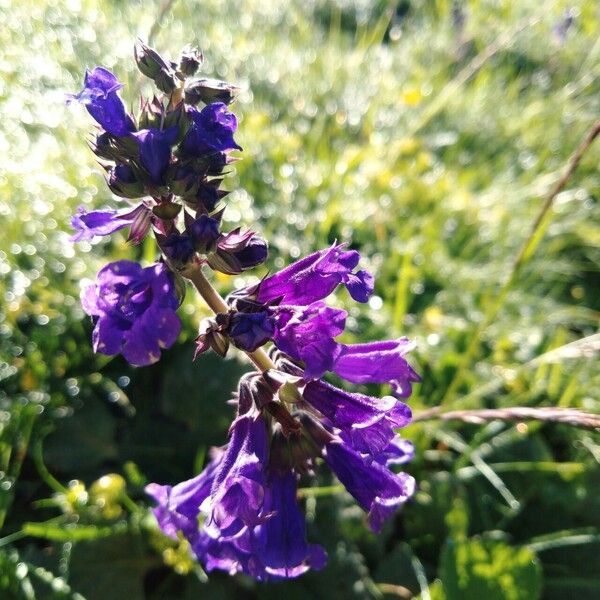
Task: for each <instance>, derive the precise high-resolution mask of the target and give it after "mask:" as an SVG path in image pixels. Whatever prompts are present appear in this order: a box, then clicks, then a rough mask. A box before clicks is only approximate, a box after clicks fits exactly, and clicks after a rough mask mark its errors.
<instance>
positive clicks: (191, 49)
mask: <svg viewBox="0 0 600 600" xmlns="http://www.w3.org/2000/svg"><path fill="white" fill-rule="evenodd" d="M203 62H204V56H203V55H202V52H201V51H200V49H199V48H196V47H195V46H186V47H185V48H184V49H183V51H182V52H181V58H180V59H179V71H180V72H181V73H182V74H183V75H185V76H186V77H187V76H191V75H194V74H195V73H196V71H197V70H198V69H199V68H200V66H201V65H202V63H203Z"/></svg>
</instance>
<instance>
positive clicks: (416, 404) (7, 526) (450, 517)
mask: <svg viewBox="0 0 600 600" xmlns="http://www.w3.org/2000/svg"><path fill="white" fill-rule="evenodd" d="M599 33H600V5H599V4H598V2H597V0H571V1H554V0H551V1H548V2H543V3H540V2H537V1H536V0H521V1H520V2H511V1H510V0H472V1H465V2H460V1H455V2H451V1H450V0H400V1H395V2H386V1H383V0H381V1H368V0H308V1H307V0H290V1H288V2H281V3H279V2H264V1H260V0H245V1H243V0H228V1H227V2H220V1H218V0H203V1H202V2H193V1H191V0H175V1H170V2H162V3H159V2H119V1H113V2H107V1H104V2H100V1H97V0H68V1H59V0H46V1H45V2H40V1H38V0H35V1H34V0H13V1H12V2H11V1H10V0H8V2H7V1H6V0H4V1H2V2H0V49H1V50H0V114H1V115H2V118H1V120H0V151H1V156H2V160H1V161H0V215H1V223H2V235H1V236H0V298H1V301H0V525H1V526H2V530H1V534H0V597H2V598H7V599H13V598H15V599H16V598H18V599H20V598H25V599H31V598H40V599H41V598H72V599H75V600H81V599H82V598H87V599H90V600H95V599H113V598H114V599H120V598H127V599H128V600H142V599H148V600H155V599H170V598H186V599H192V598H207V599H213V598H214V599H221V598H240V599H256V598H266V599H270V598H273V599H274V598H281V597H283V596H284V595H285V597H286V598H288V599H289V600H293V599H295V598H302V599H306V598H332V599H338V598H339V599H342V598H343V599H348V598H394V597H396V598H410V597H419V598H422V599H423V600H427V599H433V600H436V599H442V598H448V599H454V598H473V599H480V598H486V600H492V599H494V600H495V599H503V598H508V599H511V600H520V599H535V598H539V597H543V598H550V599H554V598H556V599H558V598H561V599H564V598H583V599H585V598H590V599H591V598H598V597H599V596H600V578H599V576H598V574H599V573H600V552H598V550H599V545H600V497H599V496H598V489H599V488H598V486H599V485H600V469H599V465H598V463H599V461H600V445H599V438H598V435H597V434H595V433H593V432H589V431H585V430H582V429H575V428H573V427H569V426H568V425H564V424H555V423H545V424H544V423H539V422H527V423H525V422H523V423H516V424H515V423H503V422H500V421H494V422H491V423H488V424H482V425H473V424H464V423H460V422H441V421H439V420H432V421H424V422H420V423H416V424H414V425H412V426H411V427H409V428H407V429H406V430H404V434H405V436H406V437H408V438H409V439H411V440H413V441H414V442H415V444H416V446H417V455H416V458H415V460H414V462H413V463H412V464H411V465H410V466H409V467H408V470H409V471H410V472H411V473H412V474H413V475H414V476H415V477H416V478H417V480H418V482H419V491H418V493H417V494H416V496H415V498H414V500H413V501H412V502H411V503H410V504H408V505H407V506H406V507H405V510H404V511H403V512H402V513H401V514H399V515H398V516H397V517H396V519H395V520H394V521H393V523H391V524H389V525H388V526H387V527H386V528H385V529H384V531H383V533H382V534H381V535H379V536H376V535H374V534H372V533H371V532H370V531H369V530H368V529H367V528H366V526H365V519H364V515H363V514H362V512H361V511H360V510H359V509H358V508H357V507H356V505H355V504H354V502H353V501H352V500H351V498H350V497H349V496H347V495H346V494H345V493H343V492H341V491H340V490H339V488H338V487H337V486H336V485H335V481H333V480H332V479H331V478H330V476H329V475H326V474H324V475H322V477H321V479H319V480H318V481H317V482H316V483H315V486H316V487H315V488H308V489H303V490H302V492H301V493H302V496H303V498H304V500H303V504H304V506H305V509H306V512H307V517H308V525H309V538H310V540H311V541H315V542H317V541H318V542H321V543H324V544H325V545H326V547H327V550H328V552H329V555H330V560H329V564H328V566H327V567H326V568H325V569H324V570H323V571H321V572H318V573H310V574H308V575H306V576H304V577H302V578H300V579H298V580H295V581H292V582H287V583H277V584H269V585H264V584H263V585H257V584H255V583H254V582H252V581H251V580H249V579H246V578H244V577H228V576H227V575H225V574H223V573H212V574H210V576H209V577H207V576H206V575H205V574H204V573H203V571H202V569H201V568H200V567H199V566H198V565H196V564H195V563H194V562H193V561H192V560H191V558H190V555H189V551H188V549H187V548H186V547H185V546H184V545H177V544H175V543H173V542H172V541H169V540H168V539H167V538H165V537H164V536H162V535H161V534H160V533H159V532H158V530H157V529H156V526H155V523H154V521H153V519H152V517H151V516H150V515H149V513H148V505H149V502H148V499H147V498H146V497H145V496H144V493H143V486H144V484H145V483H146V482H147V481H158V482H161V483H176V482H178V481H181V480H182V479H186V478H189V477H191V476H192V475H194V474H195V473H197V472H199V470H200V469H201V468H202V465H203V463H204V457H205V455H206V452H207V451H208V449H209V448H210V447H211V446H212V445H221V444H222V443H223V442H224V441H225V439H226V431H227V427H228V424H229V422H230V419H231V415H232V411H231V408H230V407H229V406H227V404H226V401H227V399H228V398H229V397H230V394H231V392H232V390H233V388H234V387H235V385H236V382H237V378H238V376H239V375H240V373H242V372H243V371H245V370H248V369H249V365H248V364H246V363H244V362H242V360H241V358H240V357H236V356H233V355H231V357H230V359H228V360H226V361H221V360H220V359H218V358H215V357H214V355H213V356H211V355H203V356H202V357H200V358H199V359H198V360H197V361H196V362H195V363H192V361H191V358H192V354H193V340H194V337H195V335H196V328H197V325H198V322H199V320H200V319H201V318H202V317H203V316H205V315H206V314H207V313H206V309H205V307H204V306H202V305H201V303H200V302H198V301H197V300H196V298H194V297H193V296H194V295H193V294H191V293H189V294H188V297H187V299H186V302H185V305H184V307H183V309H182V311H181V313H182V317H183V319H184V321H185V324H184V330H183V332H182V334H181V337H180V340H179V343H178V344H177V345H176V346H175V347H174V348H173V349H171V350H170V351H169V352H165V353H163V359H162V360H161V362H160V363H158V364H156V365H154V366H152V367H149V368H143V369H134V368H131V367H129V366H128V365H127V364H126V363H125V361H124V360H122V359H121V358H120V357H119V358H115V359H110V358H107V357H103V356H100V355H99V356H94V355H93V354H92V350H91V343H90V334H91V329H92V327H91V322H90V321H89V319H88V318H87V317H85V316H84V314H83V312H82V310H81V308H80V306H79V298H78V297H79V286H80V282H81V281H82V279H84V278H86V277H93V276H94V275H95V273H96V272H97V270H98V269H99V268H100V267H101V266H102V265H103V264H105V262H106V261H107V260H108V259H112V260H114V259H116V258H137V259H141V260H147V261H151V260H153V259H154V257H155V254H154V253H155V250H154V248H153V246H152V245H146V246H142V247H139V248H134V247H131V246H130V245H128V244H126V242H125V236H124V235H122V234H120V233H119V234H115V235H114V236H112V238H111V239H110V240H108V239H106V240H103V241H101V242H100V243H98V244H95V245H94V247H92V246H91V245H90V244H87V243H83V244H79V245H78V246H77V247H74V246H73V245H72V244H71V243H70V242H69V240H68V238H69V235H70V226H69V218H70V216H71V215H72V214H73V213H74V211H75V210H76V207H77V206H79V205H83V206H86V207H87V208H92V207H93V208H102V207H105V206H108V205H110V204H111V203H112V202H113V200H112V199H111V195H110V192H109V191H108V188H107V187H106V185H105V184H104V181H103V174H102V170H101V168H100V167H99V166H98V165H97V164H96V163H95V161H94V157H93V155H92V153H91V152H90V151H89V149H88V147H87V142H86V140H87V139H88V135H89V132H90V131H91V129H92V122H91V119H90V118H89V117H88V115H87V114H86V113H85V110H84V109H82V108H81V107H77V106H73V107H67V106H65V102H64V100H65V94H66V93H68V92H76V91H78V90H79V89H81V85H82V79H83V72H84V69H85V68H86V67H90V68H91V67H94V66H95V65H104V66H106V67H108V68H110V69H111V70H113V71H114V72H115V73H116V74H117V75H118V77H119V78H120V79H121V80H122V81H124V82H125V83H126V86H125V89H124V90H123V96H124V98H125V99H126V101H127V103H128V105H131V106H133V107H135V108H137V106H138V105H139V104H138V103H139V94H140V92H146V93H147V92H148V91H149V88H148V86H147V83H146V82H144V81H143V80H142V77H141V75H140V74H139V73H138V72H137V71H136V69H135V64H134V61H133V60H132V55H133V42H134V39H135V37H136V36H140V37H141V38H142V39H144V40H149V41H150V43H151V44H152V45H154V46H155V47H156V48H157V49H158V50H159V51H161V52H163V53H164V54H165V55H167V56H171V57H173V58H176V57H177V56H178V53H179V52H180V50H181V49H182V47H183V46H184V45H186V44H187V43H195V44H197V45H199V46H200V47H201V48H202V49H203V51H204V53H205V57H206V61H205V66H204V68H203V73H204V74H205V75H206V76H209V77H217V78H221V79H226V80H229V81H231V82H233V83H237V84H238V85H240V86H241V87H242V88H243V89H244V91H243V93H242V94H241V96H240V99H239V101H238V102H237V103H236V104H235V105H234V111H235V112H236V114H237V115H238V118H239V121H240V123H239V133H238V135H237V140H238V142H239V143H240V144H241V145H242V146H243V148H244V153H243V155H242V157H243V160H242V161H240V162H238V163H236V165H235V171H234V172H233V174H232V175H231V176H230V177H229V178H228V179H227V182H226V186H225V187H226V188H227V189H231V190H233V192H232V193H231V195H230V196H229V208H228V210H227V211H226V213H225V221H226V222H227V223H228V225H230V226H231V227H233V226H236V225H238V224H240V225H241V224H243V225H250V226H254V227H255V228H256V229H257V230H258V231H262V232H263V233H264V234H265V237H266V238H267V239H268V240H269V241H270V244H271V255H270V264H269V266H270V267H271V268H278V267H281V266H283V265H284V264H287V263H288V262H290V261H291V260H292V259H296V258H297V257H299V256H301V255H303V254H305V253H308V252H311V251H313V250H315V249H318V248H322V247H324V246H326V245H327V244H330V243H331V242H333V241H334V240H336V239H337V240H344V241H345V240H352V246H353V247H354V248H356V249H359V250H360V251H361V253H362V255H363V257H364V260H365V263H364V266H365V267H366V268H369V269H370V270H372V271H373V272H374V273H375V274H376V277H377V283H376V291H375V295H374V296H373V298H372V299H371V301H370V302H369V304H368V305H366V306H356V305H350V303H348V302H347V300H348V296H347V295H346V294H344V293H339V294H338V298H337V302H338V303H339V304H340V305H341V306H345V305H346V303H347V304H348V306H345V307H346V308H348V310H349V311H350V319H349V327H348V333H347V334H346V338H345V339H346V340H348V341H368V340H373V339H377V338H381V337H392V336H399V335H407V336H410V337H412V338H415V339H416V340H417V341H418V351H417V352H416V353H415V355H414V356H413V361H412V362H413V364H414V365H415V367H416V368H417V370H418V371H419V372H420V373H421V374H422V375H423V383H422V384H421V385H418V386H416V389H415V392H414V394H413V396H412V398H411V399H410V405H411V406H412V408H413V410H414V411H415V412H419V411H423V410H426V409H429V408H431V407H436V406H442V407H443V409H444V410H446V409H447V410H450V409H459V408H468V409H473V408H485V407H488V408H492V407H500V408H501V407H509V406H528V407H538V406H561V407H575V408H581V409H584V410H587V411H589V412H600V398H599V395H598V389H599V384H600V369H599V368H598V362H597V351H598V348H599V344H600V342H599V339H600V338H599V336H598V333H597V332H598V323H599V317H600V293H599V291H600V218H599V217H600V207H599V194H600V187H599V186H600V173H599V171H598V162H599V159H600V143H597V144H596V146H595V147H594V146H592V147H591V148H590V149H589V150H588V151H587V153H586V154H585V156H584V157H583V159H582V161H581V164H580V165H579V168H578V169H577V171H576V173H575V174H574V175H573V176H572V177H571V178H570V179H569V181H568V183H567V185H566V186H565V188H564V189H563V190H562V191H561V193H560V194H559V195H558V196H557V197H556V199H555V201H554V203H553V205H552V207H551V209H550V210H548V211H547V212H546V213H545V215H544V217H543V218H542V220H541V222H540V223H539V226H538V227H537V228H536V229H535V232H534V233H533V234H532V224H533V222H534V219H535V218H536V215H538V213H539V211H540V208H541V207H542V205H543V203H544V199H545V197H546V195H547V194H548V193H549V191H550V189H551V187H552V185H553V184H554V183H555V182H556V181H557V180H558V179H559V177H560V175H561V173H562V172H563V170H564V169H565V166H566V164H567V162H568V159H569V156H571V155H572V154H573V153H574V151H575V150H576V149H577V147H578V146H579V144H580V143H581V140H582V139H583V138H584V137H585V135H586V134H587V132H588V131H589V130H590V129H591V128H592V126H593V123H594V121H595V120H596V119H597V118H598V116H599V114H600V110H599V109H600V80H599V75H600V35H599ZM522 248H525V251H524V253H522V255H521V256H522V261H520V262H519V263H518V264H517V265H515V260H516V258H517V256H518V255H519V252H520V250H521V249H522ZM244 281H246V280H244V279H243V278H242V279H240V278H228V277H226V276H223V277H222V279H219V280H218V281H217V284H218V286H219V287H220V288H221V290H222V291H223V292H227V291H228V290H230V289H231V288H232V286H234V285H236V286H237V285H239V284H242V283H244ZM84 317H85V318H84ZM368 391H370V392H371V393H374V394H376V393H380V392H382V391H383V390H379V389H377V387H376V386H375V387H372V388H370V389H369V390H368Z"/></svg>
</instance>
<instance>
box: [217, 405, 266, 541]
mask: <svg viewBox="0 0 600 600" xmlns="http://www.w3.org/2000/svg"><path fill="white" fill-rule="evenodd" d="M267 455H268V444H267V427H266V423H265V421H264V420H263V418H262V417H261V416H260V415H259V414H258V413H256V412H255V411H252V410H250V411H248V413H247V414H243V415H241V416H239V417H238V418H237V419H236V420H235V421H234V423H233V425H232V426H231V439H230V440H229V444H228V446H227V449H226V450H225V453H224V454H223V459H222V461H221V464H220V465H219V469H218V471H217V473H216V476H215V480H214V482H213V486H212V490H211V494H210V501H211V507H212V520H214V522H215V524H216V526H217V527H219V529H221V530H227V534H228V535H232V534H235V533H237V532H238V531H239V530H240V529H241V528H242V527H243V526H244V525H250V526H253V525H256V524H257V523H258V522H260V519H261V512H262V505H263V500H264V487H265V477H264V466H265V465H266V464H267Z"/></svg>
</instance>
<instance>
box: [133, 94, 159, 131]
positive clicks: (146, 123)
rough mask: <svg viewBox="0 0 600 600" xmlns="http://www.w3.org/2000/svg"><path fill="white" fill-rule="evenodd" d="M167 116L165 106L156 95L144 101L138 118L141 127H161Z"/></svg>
mask: <svg viewBox="0 0 600 600" xmlns="http://www.w3.org/2000/svg"><path fill="white" fill-rule="evenodd" d="M164 117H165V108H164V106H163V104H162V102H161V101H160V100H159V99H158V98H157V97H156V96H154V97H153V98H152V100H150V101H144V102H143V104H142V108H141V110H140V116H139V118H138V128H139V129H153V128H155V129H160V125H161V123H162V121H163V120H164Z"/></svg>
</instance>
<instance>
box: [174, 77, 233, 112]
mask: <svg viewBox="0 0 600 600" xmlns="http://www.w3.org/2000/svg"><path fill="white" fill-rule="evenodd" d="M239 91H240V88H239V87H237V86H235V85H231V84H230V83H227V82H225V81H219V80H218V79H193V80H191V81H187V82H186V84H185V87H184V90H183V94H184V98H185V101H186V103H187V104H192V105H193V106H195V105H196V104H198V102H204V104H212V103H213V102H223V103H224V104H231V103H232V102H233V101H234V100H235V97H236V96H237V95H238V93H239Z"/></svg>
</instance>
